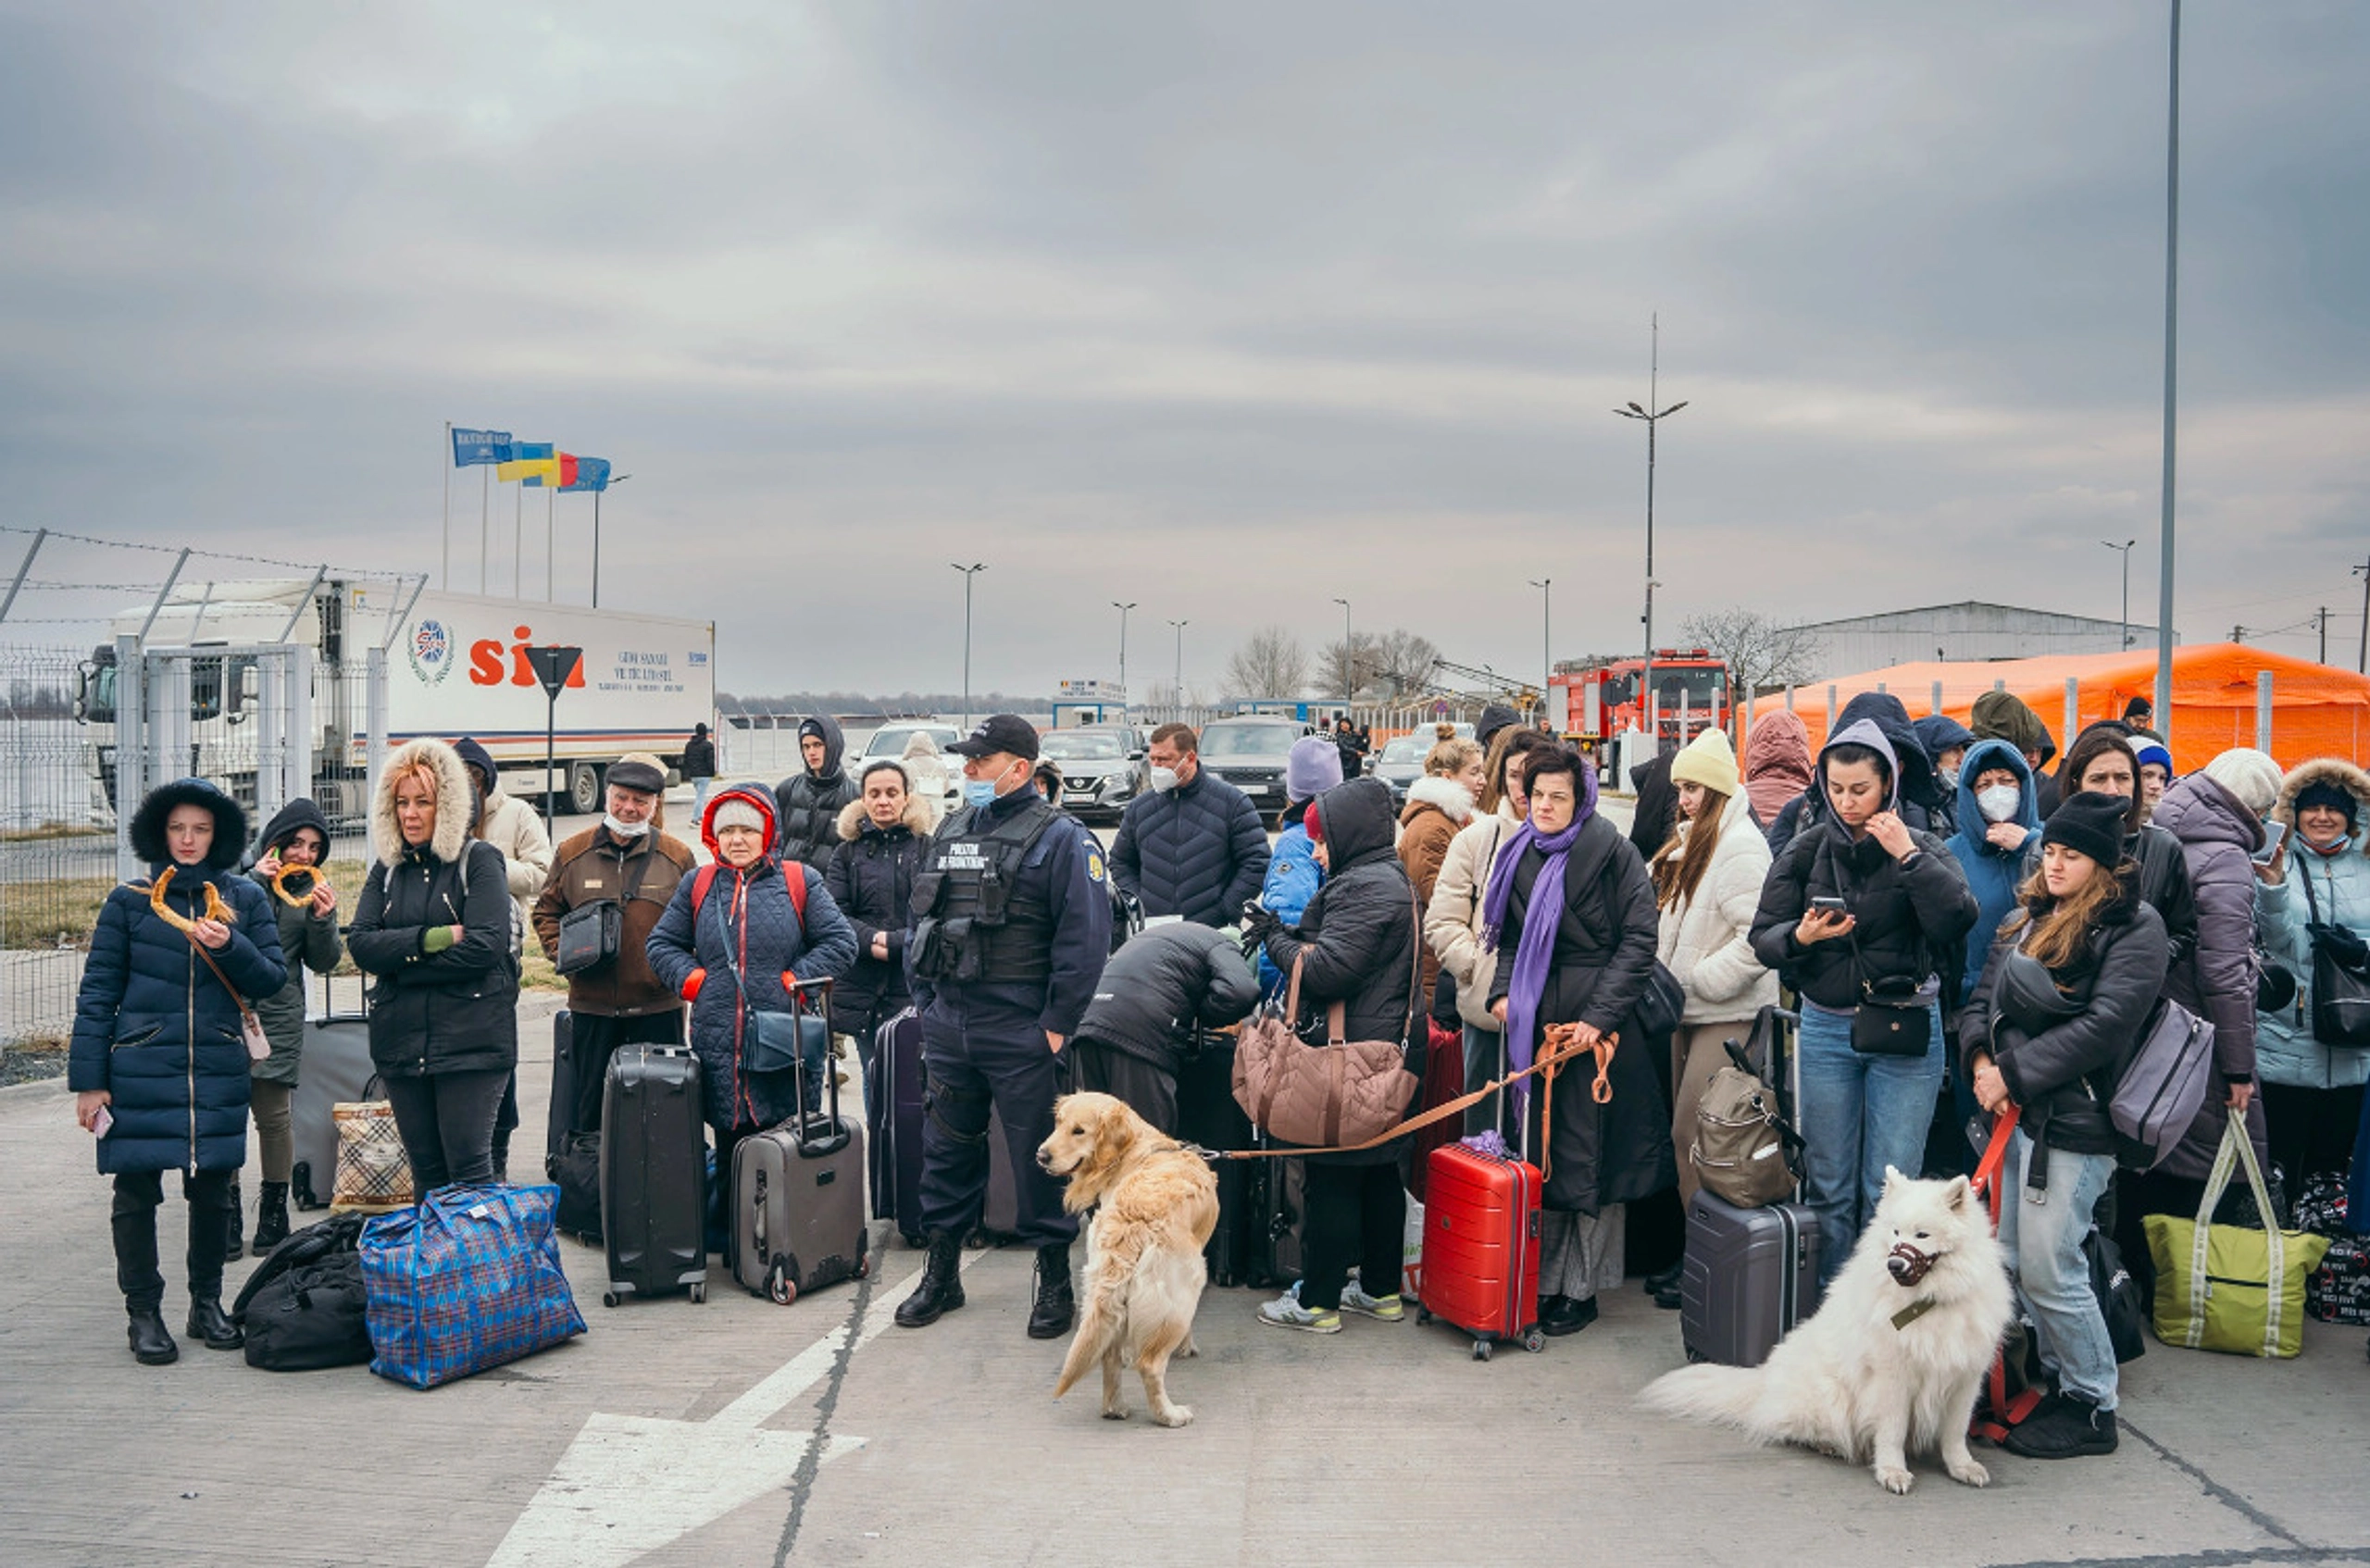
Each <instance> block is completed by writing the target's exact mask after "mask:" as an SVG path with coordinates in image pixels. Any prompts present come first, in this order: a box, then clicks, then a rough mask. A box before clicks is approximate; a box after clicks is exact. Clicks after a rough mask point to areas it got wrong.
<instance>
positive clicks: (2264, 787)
mask: <svg viewBox="0 0 2370 1568" xmlns="http://www.w3.org/2000/svg"><path fill="white" fill-rule="evenodd" d="M2205 777H2207V778H2211V779H2213V780H2214V782H2215V783H2216V784H2219V785H2221V786H2222V788H2224V789H2225V790H2229V791H2230V793H2231V795H2232V796H2233V797H2234V798H2235V799H2236V800H2237V801H2238V803H2239V804H2240V805H2242V806H2244V807H2246V808H2247V809H2248V810H2249V811H2251V812H2253V813H2254V814H2255V815H2257V816H2261V815H2264V813H2265V812H2267V811H2269V810H2270V809H2271V808H2272V806H2273V805H2274V804H2275V803H2276V802H2277V801H2278V799H2279V785H2280V779H2281V774H2280V771H2279V765H2278V764H2277V763H2276V762H2274V761H2272V760H2271V758H2269V757H2268V756H2265V755H2264V753H2261V752H2258V751H2256V750H2255V749H2254V748H2253V747H2252V746H2233V747H2231V748H2230V749H2229V750H2228V751H2227V752H2224V753H2222V754H2221V755H2220V756H2217V757H2215V758H2214V760H2213V761H2212V762H2210V763H2207V764H2206V765H2205Z"/></svg>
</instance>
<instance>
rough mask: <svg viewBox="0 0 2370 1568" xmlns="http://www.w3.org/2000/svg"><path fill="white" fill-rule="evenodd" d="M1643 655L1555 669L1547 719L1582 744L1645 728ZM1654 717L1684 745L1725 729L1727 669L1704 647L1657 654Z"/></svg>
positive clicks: (1581, 661) (1667, 733)
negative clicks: (1715, 728)
mask: <svg viewBox="0 0 2370 1568" xmlns="http://www.w3.org/2000/svg"><path fill="white" fill-rule="evenodd" d="M1645 670H1646V661H1645V659H1644V658H1643V657H1641V656H1640V657H1631V658H1615V657H1611V656H1604V657H1599V658H1590V659H1575V660H1570V661H1567V662H1565V663H1561V664H1558V665H1557V666H1555V673H1554V675H1553V677H1552V678H1551V679H1550V681H1549V684H1548V690H1547V718H1548V722H1549V723H1550V724H1552V725H1553V726H1554V728H1556V729H1558V730H1559V731H1561V732H1562V733H1563V734H1565V735H1566V736H1568V737H1570V738H1572V739H1574V740H1594V741H1603V740H1607V739H1609V738H1610V737H1612V736H1615V735H1618V734H1620V733H1621V732H1622V731H1623V730H1625V729H1643V728H1645V727H1646V705H1645V703H1644V702H1643V701H1642V700H1641V694H1640V682H1641V681H1642V679H1643V678H1644V675H1645ZM1653 696H1654V703H1653V707H1654V715H1655V718H1656V721H1657V728H1658V729H1659V730H1660V732H1661V737H1662V739H1663V740H1665V741H1667V742H1672V743H1676V744H1678V745H1682V746H1683V745H1685V744H1686V743H1687V742H1688V741H1689V740H1692V739H1694V738H1695V736H1697V735H1698V734H1700V733H1702V732H1703V730H1706V729H1709V728H1712V727H1713V726H1715V725H1719V726H1722V727H1726V726H1727V724H1728V719H1729V711H1728V666H1727V665H1726V664H1725V663H1723V662H1722V661H1720V660H1719V659H1716V658H1715V657H1713V656H1712V654H1711V653H1710V652H1709V651H1708V650H1705V649H1703V648H1657V649H1656V650H1654V687H1653Z"/></svg>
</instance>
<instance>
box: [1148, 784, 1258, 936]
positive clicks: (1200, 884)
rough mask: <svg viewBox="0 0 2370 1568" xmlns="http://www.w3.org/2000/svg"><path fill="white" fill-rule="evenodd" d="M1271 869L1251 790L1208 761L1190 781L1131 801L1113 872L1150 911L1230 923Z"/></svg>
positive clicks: (1210, 922)
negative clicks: (1245, 791)
mask: <svg viewBox="0 0 2370 1568" xmlns="http://www.w3.org/2000/svg"><path fill="white" fill-rule="evenodd" d="M1266 874H1267V830H1266V828H1262V827H1261V826H1260V825H1259V812H1258V808H1257V807H1255V806H1254V805H1253V804H1252V803H1251V801H1250V798H1249V797H1248V796H1246V795H1244V794H1243V792H1242V791H1241V790H1238V789H1236V788H1235V787H1234V786H1233V785H1231V784H1229V783H1228V782H1227V781H1226V780H1225V779H1223V778H1219V777H1218V776H1217V775H1216V774H1215V773H1212V772H1211V771H1210V770H1209V769H1207V768H1203V769H1201V770H1200V771H1198V772H1196V773H1195V774H1194V775H1193V781H1192V782H1191V783H1190V784H1179V786H1178V787H1177V788H1176V789H1174V790H1166V791H1165V792H1161V793H1156V794H1147V795H1140V796H1138V797H1137V798H1136V799H1134V800H1132V801H1130V802H1129V803H1128V809H1127V811H1126V813H1125V814H1124V815H1121V816H1120V818H1119V836H1118V837H1117V838H1116V839H1115V840H1112V843H1111V877H1112V879H1113V880H1114V881H1116V882H1117V883H1118V884H1119V890H1120V891H1122V892H1125V893H1131V894H1133V895H1134V896H1135V898H1136V899H1137V901H1138V902H1141V904H1142V905H1143V906H1144V913H1145V914H1146V915H1183V916H1184V917H1185V918H1186V919H1188V920H1191V921H1192V922H1193V923H1195V924H1196V925H1200V926H1229V925H1232V924H1233V923H1234V922H1235V921H1237V920H1240V919H1241V917H1242V906H1243V905H1244V904H1246V903H1248V902H1251V900H1252V899H1253V898H1254V897H1255V896H1256V895H1257V894H1258V891H1259V884H1260V881H1261V879H1262V878H1263V877H1266Z"/></svg>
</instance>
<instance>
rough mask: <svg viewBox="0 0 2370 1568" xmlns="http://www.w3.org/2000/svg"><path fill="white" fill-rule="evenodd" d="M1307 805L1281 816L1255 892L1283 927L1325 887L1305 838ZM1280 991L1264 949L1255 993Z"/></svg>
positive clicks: (1281, 984)
mask: <svg viewBox="0 0 2370 1568" xmlns="http://www.w3.org/2000/svg"><path fill="white" fill-rule="evenodd" d="M1307 814H1308V803H1307V802H1306V801H1303V802H1301V803H1298V804H1297V805H1294V806H1293V807H1292V808H1291V810H1290V811H1287V812H1286V813H1285V814H1284V822H1285V824H1286V826H1285V828H1284V830H1283V832H1282V833H1281V834H1279V835H1278V836H1277V839H1276V848H1275V851H1274V852H1273V853H1272V854H1270V855H1269V856H1268V859H1267V875H1266V878H1265V880H1264V881H1263V882H1262V883H1261V885H1260V889H1259V906H1260V907H1261V908H1262V909H1266V910H1272V911H1273V912H1274V913H1275V915H1276V917H1277V918H1278V919H1279V920H1281V921H1282V922H1283V923H1284V924H1285V925H1287V926H1297V925H1299V924H1300V917H1301V915H1302V914H1303V913H1304V912H1305V911H1306V910H1307V908H1308V901H1309V900H1311V899H1313V898H1315V897H1316V890H1317V889H1319V888H1321V887H1323V886H1324V885H1325V867H1323V866H1321V865H1317V864H1316V845H1315V844H1314V843H1311V842H1310V841H1309V837H1308V816H1307ZM1259 989H1260V993H1261V994H1262V995H1265V996H1273V995H1276V994H1277V993H1279V992H1280V991H1281V990H1282V989H1284V977H1283V973H1282V971H1280V970H1279V969H1278V968H1277V967H1276V965H1275V964H1274V963H1273V962H1271V961H1270V960H1269V959H1268V957H1267V953H1266V949H1264V948H1263V949H1261V950H1260V953H1259Z"/></svg>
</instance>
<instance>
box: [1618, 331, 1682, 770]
mask: <svg viewBox="0 0 2370 1568" xmlns="http://www.w3.org/2000/svg"><path fill="white" fill-rule="evenodd" d="M1650 320H1651V324H1652V330H1653V342H1652V347H1651V349H1650V351H1649V354H1648V357H1647V361H1646V404H1645V406H1644V407H1642V408H1641V407H1640V406H1639V405H1638V404H1635V403H1632V404H1629V405H1628V407H1627V408H1616V409H1615V410H1614V412H1615V414H1618V415H1620V416H1621V417H1623V418H1624V419H1642V420H1644V421H1645V424H1646V614H1645V616H1644V619H1645V623H1646V668H1645V671H1644V673H1643V674H1642V675H1641V676H1640V679H1639V683H1638V713H1639V716H1640V718H1648V717H1651V716H1653V701H1654V589H1655V588H1656V587H1657V586H1658V585H1657V584H1656V583H1655V581H1654V436H1655V427H1656V426H1658V425H1660V424H1661V423H1662V422H1663V421H1664V420H1665V419H1667V418H1669V417H1671V416H1672V415H1674V414H1676V413H1678V411H1679V410H1680V409H1682V408H1684V407H1686V406H1687V404H1685V403H1684V402H1680V403H1674V404H1671V405H1670V406H1669V407H1668V408H1665V409H1662V410H1660V411H1659V412H1657V411H1656V410H1655V408H1654V404H1655V403H1657V402H1658V401H1660V400H1659V398H1658V396H1657V393H1658V392H1659V391H1660V388H1661V383H1662V367H1663V318H1662V313H1661V312H1659V311H1657V312H1655V313H1654V315H1653V317H1651V318H1650ZM1654 728H1655V730H1656V733H1654V734H1652V735H1650V736H1649V737H1648V739H1649V740H1651V741H1652V742H1653V746H1654V748H1655V749H1656V750H1658V751H1659V750H1660V749H1661V747H1662V741H1663V738H1662V736H1661V734H1660V733H1659V731H1660V729H1661V728H1662V727H1661V725H1660V724H1659V723H1657V724H1656V725H1655V726H1654Z"/></svg>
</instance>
